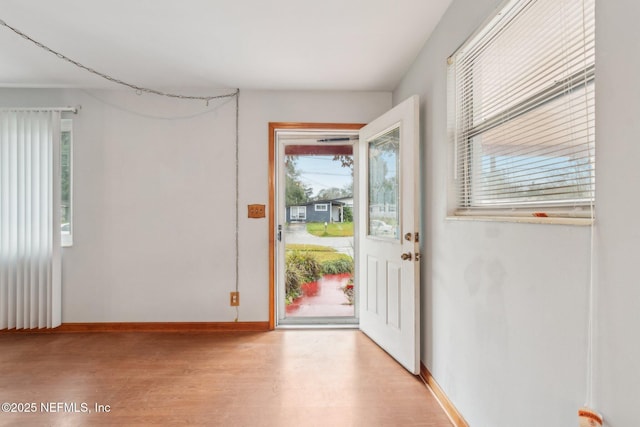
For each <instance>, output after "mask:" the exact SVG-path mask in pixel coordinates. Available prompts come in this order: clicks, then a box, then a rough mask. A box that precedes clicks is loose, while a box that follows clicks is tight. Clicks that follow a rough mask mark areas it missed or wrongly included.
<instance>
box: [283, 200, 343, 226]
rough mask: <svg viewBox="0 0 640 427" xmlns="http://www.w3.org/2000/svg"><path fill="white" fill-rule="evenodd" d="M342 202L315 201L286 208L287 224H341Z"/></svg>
mask: <svg viewBox="0 0 640 427" xmlns="http://www.w3.org/2000/svg"><path fill="white" fill-rule="evenodd" d="M344 206H345V203H344V202H341V201H338V200H317V201H315V202H307V203H303V204H300V205H295V206H287V208H286V209H287V212H286V217H287V222H327V223H329V222H343V220H344V216H343V208H344Z"/></svg>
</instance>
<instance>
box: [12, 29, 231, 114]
mask: <svg viewBox="0 0 640 427" xmlns="http://www.w3.org/2000/svg"><path fill="white" fill-rule="evenodd" d="M0 25H2V26H3V27H6V28H8V29H10V30H11V31H13V32H14V33H16V34H17V35H19V36H21V37H22V38H24V39H25V40H28V41H30V42H31V43H33V44H35V45H36V46H38V47H39V48H41V49H44V50H46V51H47V52H49V53H52V54H54V55H55V56H57V57H58V58H60V59H62V60H64V61H67V62H68V63H70V64H72V65H75V66H76V67H78V68H82V69H83V70H85V71H88V72H90V73H92V74H95V75H96V76H99V77H102V78H103V79H105V80H108V81H110V82H113V83H116V84H119V85H122V86H126V87H128V88H130V89H133V90H135V91H136V93H138V94H142V93H151V94H154V95H159V96H166V97H169V98H178V99H190V100H199V101H205V102H206V103H207V106H208V105H209V101H212V100H214V99H221V98H231V97H234V96H237V95H238V92H239V90H238V89H236V90H235V91H234V92H233V93H226V94H223V95H204V96H192V95H183V94H176V93H171V92H163V91H161V90H157V89H150V88H146V87H143V86H138V85H135V84H132V83H127V82H125V81H123V80H120V79H117V78H115V77H112V76H110V75H108V74H105V73H102V72H100V71H96V70H94V69H93V68H91V67H87V66H86V65H84V64H81V63H80V62H78V61H74V60H73V59H71V58H69V57H67V56H65V55H63V54H62V53H60V52H58V51H55V50H53V49H51V48H50V47H48V46H45V45H44V44H42V43H40V42H39V41H37V40H34V39H32V38H31V37H29V36H28V35H26V34H25V33H23V32H22V31H20V30H18V29H17V28H14V27H12V26H11V25H9V24H7V23H6V22H5V21H4V20H2V19H0Z"/></svg>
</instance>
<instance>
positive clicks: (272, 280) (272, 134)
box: [269, 122, 366, 330]
mask: <svg viewBox="0 0 640 427" xmlns="http://www.w3.org/2000/svg"><path fill="white" fill-rule="evenodd" d="M365 124H366V123H308V122H302V123H300V122H269V329H270V330H273V329H275V327H276V318H275V315H276V312H275V308H276V306H275V299H276V287H275V284H276V276H275V274H276V264H275V262H276V256H275V249H276V246H275V245H276V241H275V239H276V205H275V199H276V176H275V173H276V168H275V166H276V165H275V161H276V149H277V147H276V131H277V130H359V129H360V128H362V127H364V126H365Z"/></svg>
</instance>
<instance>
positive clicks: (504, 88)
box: [449, 0, 595, 210]
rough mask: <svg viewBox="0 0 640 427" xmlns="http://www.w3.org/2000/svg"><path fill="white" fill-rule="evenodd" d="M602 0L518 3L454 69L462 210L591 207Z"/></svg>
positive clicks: (460, 54)
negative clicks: (598, 20)
mask: <svg viewBox="0 0 640 427" xmlns="http://www.w3.org/2000/svg"><path fill="white" fill-rule="evenodd" d="M594 3H595V1H594V0H514V1H511V2H509V3H508V4H507V5H506V7H505V8H504V9H503V10H501V11H500V13H499V14H498V15H497V16H496V17H495V18H494V19H493V20H492V21H490V22H489V23H488V24H487V25H486V26H485V27H484V28H483V29H481V31H480V32H479V33H477V35H476V36H474V37H473V38H472V39H471V40H470V41H469V42H468V43H466V44H465V45H464V46H462V47H461V48H460V49H459V50H458V51H457V52H456V53H455V54H454V55H453V56H452V58H451V60H450V69H449V72H450V76H452V78H453V79H454V85H452V88H453V90H454V91H455V92H454V95H453V99H455V113H454V114H455V120H454V122H455V123H454V126H455V131H454V132H453V134H454V138H455V142H456V161H457V164H456V174H457V179H458V183H459V188H458V190H459V200H458V205H459V207H460V208H462V209H464V208H468V209H476V210H477V209H479V208H494V209H495V208H502V207H505V208H514V207H515V208H518V207H522V208H527V207H532V208H536V207H540V206H542V207H555V206H564V207H567V206H571V207H576V206H588V205H590V204H591V203H593V201H594V189H595V139H594V134H595V132H594V127H595V108H594V105H595V98H594V86H595V78H594V77H595V76H594V63H595V59H594V58H595V20H594V9H595V4H594Z"/></svg>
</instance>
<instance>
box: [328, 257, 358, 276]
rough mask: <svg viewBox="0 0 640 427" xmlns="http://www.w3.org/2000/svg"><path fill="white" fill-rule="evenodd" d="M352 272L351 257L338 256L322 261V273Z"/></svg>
mask: <svg viewBox="0 0 640 427" xmlns="http://www.w3.org/2000/svg"><path fill="white" fill-rule="evenodd" d="M343 273H353V260H352V259H351V258H338V259H331V260H327V261H324V262H323V263H322V274H343Z"/></svg>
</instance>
